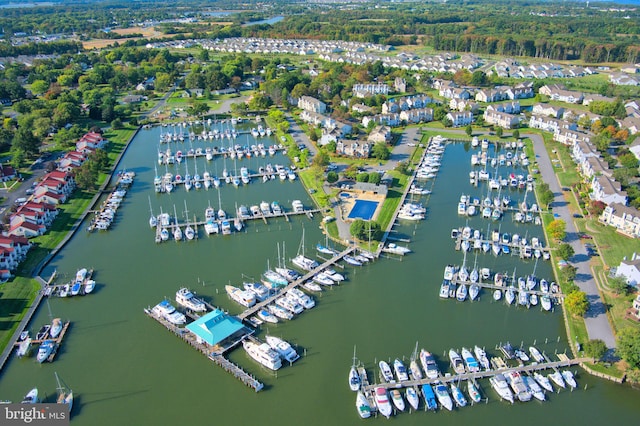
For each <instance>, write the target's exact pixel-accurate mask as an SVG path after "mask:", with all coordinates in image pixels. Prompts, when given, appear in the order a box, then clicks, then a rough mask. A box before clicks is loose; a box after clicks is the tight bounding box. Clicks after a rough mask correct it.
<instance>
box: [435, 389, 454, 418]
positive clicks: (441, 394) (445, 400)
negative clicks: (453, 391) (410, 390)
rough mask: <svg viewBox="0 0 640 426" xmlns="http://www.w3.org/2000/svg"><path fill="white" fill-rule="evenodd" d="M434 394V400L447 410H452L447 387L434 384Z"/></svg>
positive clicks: (451, 401)
mask: <svg viewBox="0 0 640 426" xmlns="http://www.w3.org/2000/svg"><path fill="white" fill-rule="evenodd" d="M434 391H435V394H436V398H438V402H439V403H440V405H442V406H443V407H444V408H446V409H447V410H449V411H451V410H453V400H452V399H451V395H449V391H448V390H447V387H446V386H445V385H443V384H442V383H440V382H438V383H435V389H434Z"/></svg>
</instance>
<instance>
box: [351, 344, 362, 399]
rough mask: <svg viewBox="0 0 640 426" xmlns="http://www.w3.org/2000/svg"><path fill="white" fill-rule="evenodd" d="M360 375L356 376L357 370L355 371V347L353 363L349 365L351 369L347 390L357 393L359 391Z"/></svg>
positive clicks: (354, 349) (354, 348)
mask: <svg viewBox="0 0 640 426" xmlns="http://www.w3.org/2000/svg"><path fill="white" fill-rule="evenodd" d="M360 384H361V381H360V375H359V374H358V370H357V369H356V347H355V346H354V347H353V363H352V364H351V369H350V370H349V388H351V390H352V391H354V392H357V391H359V390H360Z"/></svg>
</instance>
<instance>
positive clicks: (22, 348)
mask: <svg viewBox="0 0 640 426" xmlns="http://www.w3.org/2000/svg"><path fill="white" fill-rule="evenodd" d="M30 350H31V337H29V336H27V337H26V338H25V339H24V340H22V341H21V342H20V345H18V349H17V350H16V355H17V356H18V357H23V356H25V355H27V354H28V353H29V351H30Z"/></svg>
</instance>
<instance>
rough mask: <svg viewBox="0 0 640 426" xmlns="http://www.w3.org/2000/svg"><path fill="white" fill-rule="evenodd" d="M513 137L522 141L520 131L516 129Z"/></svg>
mask: <svg viewBox="0 0 640 426" xmlns="http://www.w3.org/2000/svg"><path fill="white" fill-rule="evenodd" d="M512 135H513V137H514V138H516V139H520V130H518V129H515V130H514V131H513V133H512Z"/></svg>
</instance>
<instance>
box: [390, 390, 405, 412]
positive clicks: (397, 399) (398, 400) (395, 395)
mask: <svg viewBox="0 0 640 426" xmlns="http://www.w3.org/2000/svg"><path fill="white" fill-rule="evenodd" d="M391 401H392V402H393V405H394V406H395V407H396V408H397V409H398V411H404V409H405V404H404V399H403V398H402V394H401V393H400V391H399V390H398V389H392V390H391Z"/></svg>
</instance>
